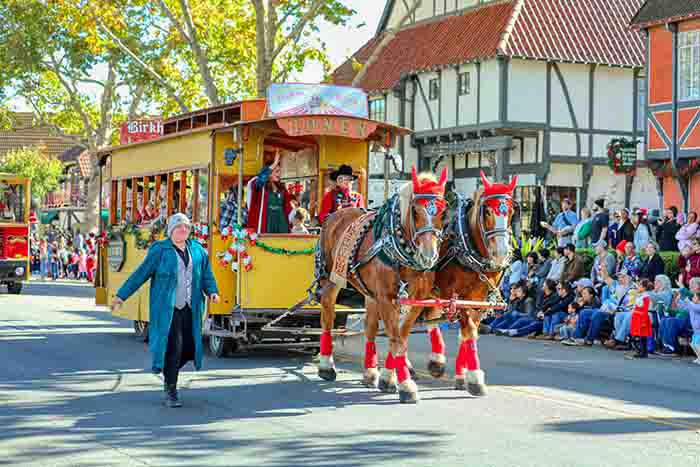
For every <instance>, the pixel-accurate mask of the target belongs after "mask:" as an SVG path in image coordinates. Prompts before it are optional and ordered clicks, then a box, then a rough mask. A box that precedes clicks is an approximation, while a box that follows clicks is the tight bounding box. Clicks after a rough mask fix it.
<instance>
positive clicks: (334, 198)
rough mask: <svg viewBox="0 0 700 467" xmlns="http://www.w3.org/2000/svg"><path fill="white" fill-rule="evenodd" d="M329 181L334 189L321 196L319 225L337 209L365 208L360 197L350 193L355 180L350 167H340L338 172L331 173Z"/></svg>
mask: <svg viewBox="0 0 700 467" xmlns="http://www.w3.org/2000/svg"><path fill="white" fill-rule="evenodd" d="M331 180H332V181H334V182H335V188H333V189H332V190H331V191H329V192H328V193H326V194H325V195H324V196H323V201H321V213H320V214H319V216H318V217H319V220H320V221H321V223H323V221H325V220H326V218H327V217H328V216H330V215H331V214H333V213H334V212H336V211H337V210H338V209H344V208H363V207H365V200H364V198H363V197H362V195H361V194H359V193H358V192H356V191H352V183H353V182H354V181H355V180H357V175H355V174H353V172H352V167H350V166H349V165H345V164H343V165H341V166H340V167H338V170H336V171H334V172H331Z"/></svg>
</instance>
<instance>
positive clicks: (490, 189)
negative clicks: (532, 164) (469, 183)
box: [481, 170, 518, 196]
mask: <svg viewBox="0 0 700 467" xmlns="http://www.w3.org/2000/svg"><path fill="white" fill-rule="evenodd" d="M481 182H482V183H483V184H484V195H485V196H489V195H509V196H513V190H515V186H516V185H517V184H518V176H517V175H515V176H514V177H513V180H511V181H510V184H508V185H506V184H504V183H491V182H490V181H489V179H488V178H486V174H484V171H483V170H482V171H481Z"/></svg>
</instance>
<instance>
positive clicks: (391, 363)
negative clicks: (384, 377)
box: [384, 352, 396, 370]
mask: <svg viewBox="0 0 700 467" xmlns="http://www.w3.org/2000/svg"><path fill="white" fill-rule="evenodd" d="M384 368H386V369H387V370H393V369H395V368H396V359H394V356H393V355H392V354H391V352H389V353H388V354H386V361H385V362H384Z"/></svg>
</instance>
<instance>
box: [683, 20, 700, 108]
mask: <svg viewBox="0 0 700 467" xmlns="http://www.w3.org/2000/svg"><path fill="white" fill-rule="evenodd" d="M678 61H679V63H678V65H679V66H678V68H679V73H678V92H679V97H680V100H682V101H687V100H692V99H700V31H688V32H682V33H680V34H679V35H678Z"/></svg>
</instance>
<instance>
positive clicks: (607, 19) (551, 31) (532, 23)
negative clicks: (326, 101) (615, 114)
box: [332, 0, 645, 91]
mask: <svg viewBox="0 0 700 467" xmlns="http://www.w3.org/2000/svg"><path fill="white" fill-rule="evenodd" d="M642 1H643V0H510V1H499V2H494V3H487V4H484V5H482V6H479V7H477V8H472V9H469V10H465V11H464V12H462V13H459V14H455V15H451V16H446V17H442V18H438V19H436V20H431V21H428V22H422V23H418V24H416V25H413V26H410V27H407V28H404V29H402V30H401V31H399V32H397V33H396V36H395V37H394V38H393V39H392V41H391V43H390V44H389V45H388V46H387V47H386V48H385V49H384V50H383V51H382V52H380V54H379V57H378V58H377V60H376V62H375V63H374V64H373V65H371V66H370V69H369V70H368V71H367V74H366V76H365V78H364V79H363V81H362V83H361V87H363V88H365V89H367V90H368V91H381V90H388V89H391V88H392V87H393V86H395V85H396V84H397V83H398V81H399V80H400V79H401V77H402V76H405V75H407V74H411V73H416V72H420V71H426V70H431V69H439V68H445V67H448V66H451V65H457V64H461V63H467V62H470V61H476V60H483V59H488V58H493V57H496V56H506V57H513V58H524V59H534V60H554V61H563V62H574V63H596V64H601V65H611V66H624V67H642V66H644V61H645V44H644V40H643V38H642V36H641V34H640V33H639V32H637V31H630V30H629V29H628V27H627V26H628V24H629V21H630V19H631V18H632V16H633V15H634V13H635V12H636V11H637V8H638V7H639V6H640V5H641V4H642ZM381 37H382V36H376V37H374V38H373V39H372V40H370V41H369V42H368V43H367V44H365V45H364V46H363V47H362V48H360V50H358V51H357V53H356V54H355V55H354V56H353V57H351V58H350V59H349V60H347V61H346V62H345V63H343V64H342V65H341V66H340V67H338V69H337V70H335V72H334V73H333V75H332V81H333V82H334V83H337V84H350V83H351V82H352V80H353V77H354V76H355V74H356V72H355V70H354V69H353V66H352V64H353V61H354V60H356V61H357V62H359V63H364V62H366V61H367V59H368V58H369V57H370V56H371V54H372V51H373V50H374V48H375V47H376V46H377V44H378V43H379V41H380V40H381Z"/></svg>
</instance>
